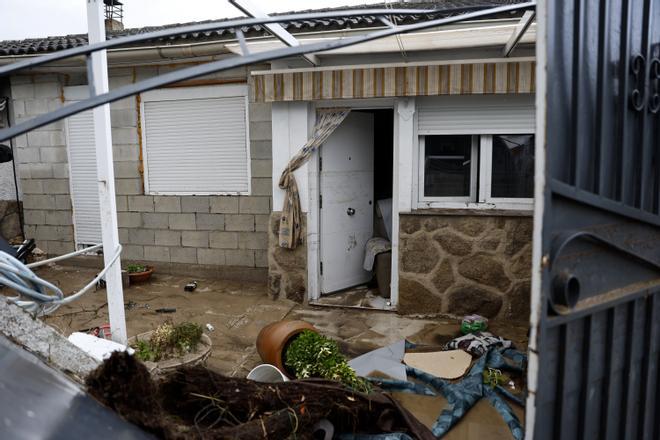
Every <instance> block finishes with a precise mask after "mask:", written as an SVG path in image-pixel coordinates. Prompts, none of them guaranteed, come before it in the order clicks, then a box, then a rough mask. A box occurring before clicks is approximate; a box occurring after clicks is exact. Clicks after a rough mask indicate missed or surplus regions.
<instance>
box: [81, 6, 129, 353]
mask: <svg viewBox="0 0 660 440" xmlns="http://www.w3.org/2000/svg"><path fill="white" fill-rule="evenodd" d="M87 28H88V32H89V42H90V44H91V43H98V42H100V41H105V17H104V14H103V0H87ZM87 68H88V69H90V68H91V73H92V77H93V94H95V95H99V94H101V93H106V92H107V91H108V59H107V54H106V51H105V50H103V51H97V52H94V53H93V54H92V55H91V63H88V66H87ZM88 77H89V75H88ZM93 114H94V144H95V146H96V175H97V178H98V182H99V184H98V186H99V202H100V206H101V231H102V237H103V259H104V262H105V264H106V265H108V263H109V262H110V260H111V259H112V256H113V255H114V254H115V252H116V250H117V248H118V246H119V233H118V231H117V206H116V200H115V172H114V169H113V160H112V132H111V125H110V104H105V105H102V106H99V107H96V108H94V109H93ZM105 281H106V289H107V296H108V313H109V315H110V331H111V332H112V340H113V341H115V342H119V343H120V344H126V343H127V337H126V318H125V316H124V291H123V289H122V284H121V259H120V258H118V259H117V260H116V261H115V263H114V264H113V265H112V267H111V268H110V269H109V270H108V272H107V273H106V275H105Z"/></svg>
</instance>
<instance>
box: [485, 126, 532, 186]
mask: <svg viewBox="0 0 660 440" xmlns="http://www.w3.org/2000/svg"><path fill="white" fill-rule="evenodd" d="M491 197H502V198H532V197H534V135H533V134H511V135H494V136H493V168H492V182H491Z"/></svg>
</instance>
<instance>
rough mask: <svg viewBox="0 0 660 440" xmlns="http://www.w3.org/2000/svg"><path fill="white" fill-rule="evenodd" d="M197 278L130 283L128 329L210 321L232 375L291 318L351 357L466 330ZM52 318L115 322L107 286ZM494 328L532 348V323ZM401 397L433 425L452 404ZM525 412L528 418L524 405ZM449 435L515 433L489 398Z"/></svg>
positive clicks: (82, 279) (254, 361) (62, 274)
mask: <svg viewBox="0 0 660 440" xmlns="http://www.w3.org/2000/svg"><path fill="white" fill-rule="evenodd" d="M38 274H39V275H40V276H41V277H43V278H44V279H47V280H49V281H51V282H54V283H55V284H57V285H58V286H60V288H61V289H62V290H63V291H64V293H65V294H66V295H68V294H71V293H73V292H75V291H76V290H77V289H79V288H80V287H82V286H83V285H85V284H86V283H87V282H89V280H91V279H92V278H93V277H94V276H95V274H96V271H95V270H94V269H87V268H78V267H71V266H60V265H53V266H50V267H46V268H41V269H39V270H38ZM190 281H191V279H188V278H184V277H181V276H172V275H166V274H158V273H156V274H154V276H153V278H152V279H151V280H150V281H149V282H147V283H144V284H136V285H132V286H130V287H129V288H127V289H125V290H124V302H125V304H127V307H126V323H127V330H128V336H129V337H130V336H134V335H136V334H139V333H142V332H146V331H149V330H153V329H155V328H156V327H157V326H158V325H160V324H161V323H163V322H165V321H166V320H172V321H173V322H175V323H177V322H183V321H193V322H197V323H199V324H201V325H202V326H206V324H211V325H212V326H213V327H214V330H213V331H211V332H209V331H207V330H205V331H206V333H207V334H208V335H209V336H210V337H211V340H212V341H213V349H212V354H211V356H210V357H209V359H208V360H207V365H208V366H209V367H211V368H214V369H216V370H218V371H220V372H222V373H224V374H226V375H229V376H242V377H244V376H245V375H246V374H247V373H248V372H249V371H250V369H252V368H253V367H254V366H256V365H258V364H259V363H260V359H259V356H258V354H257V352H256V349H255V345H254V343H255V340H256V337H257V334H258V333H259V330H261V328H262V327H263V326H265V325H266V324H269V323H270V322H273V321H278V320H281V319H284V318H286V319H304V320H306V321H309V322H311V323H312V324H314V325H315V326H316V327H317V328H318V329H319V331H321V332H322V333H323V334H325V335H327V336H330V337H332V338H334V339H336V340H337V341H339V343H340V346H341V348H342V350H343V351H344V353H345V354H346V355H347V356H349V357H353V356H356V355H359V354H362V353H365V352H367V351H370V350H372V349H374V348H378V347H382V346H384V345H387V344H390V343H392V342H395V341H397V340H400V339H402V338H406V339H408V340H410V341H411V342H414V343H416V344H421V345H429V346H441V345H443V344H444V343H446V342H448V341H449V340H451V339H452V338H454V337H455V336H457V335H458V334H459V325H458V322H457V320H455V319H450V318H434V319H428V318H427V319H422V318H415V317H406V316H399V315H397V314H396V313H394V312H385V311H373V310H363V309H362V310H361V309H348V308H334V307H314V306H302V305H299V304H296V303H294V302H291V301H288V300H277V301H273V300H271V299H269V298H268V296H267V294H266V291H267V289H266V286H265V285H263V284H259V283H248V282H236V281H225V280H217V279H196V281H197V282H198V287H197V289H196V290H195V291H194V292H192V293H189V292H185V291H184V289H183V288H184V285H185V284H186V283H188V282H190ZM159 308H176V312H175V313H169V314H162V313H157V312H156V309H159ZM45 321H46V322H47V323H48V324H50V325H52V326H53V327H55V328H56V329H58V330H59V331H60V332H61V333H63V334H64V335H67V336H68V335H69V334H70V333H72V332H74V331H83V330H86V329H89V328H93V327H96V326H99V325H102V324H104V323H107V322H108V308H107V303H106V293H105V289H99V290H97V291H96V292H94V291H92V292H90V293H88V294H87V295H85V296H84V297H82V298H81V299H80V300H78V301H76V302H74V303H72V304H70V305H67V306H64V307H61V308H60V309H58V310H57V311H55V312H54V313H53V314H52V315H51V316H49V317H47V318H45ZM490 328H491V331H492V332H494V333H495V334H497V335H499V336H502V337H505V338H508V339H511V340H512V341H513V342H514V344H515V345H516V347H517V348H519V349H521V350H525V349H526V346H527V327H526V325H525V323H524V322H522V323H516V322H512V321H505V322H497V321H495V322H491V326H490ZM399 397H400V398H401V399H403V400H404V401H406V402H407V404H406V406H407V407H409V409H411V410H413V413H415V414H416V415H417V416H418V418H420V420H422V421H423V422H424V423H426V424H429V426H430V425H432V423H433V420H434V419H435V417H436V416H437V414H438V413H439V411H440V409H441V408H442V407H443V406H444V405H445V401H444V399H442V398H424V399H426V400H424V399H421V400H420V399H412V400H411V397H410V396H399ZM415 408H416V409H415ZM517 413H518V415H519V416H520V417H524V416H523V410H522V409H518V410H517ZM521 420H522V419H521ZM444 438H448V439H463V438H465V439H473V438H474V439H479V440H486V439H491V438H492V439H495V438H498V439H499V438H511V434H510V432H509V431H508V428H507V426H506V424H504V421H503V420H502V419H501V418H500V417H499V415H498V414H497V413H496V412H495V410H494V408H493V407H492V406H490V405H489V404H488V403H487V402H485V401H482V402H480V403H479V404H478V405H477V406H476V407H475V408H473V410H472V411H470V413H469V414H468V416H466V417H465V418H464V419H463V420H462V421H461V422H459V424H458V425H457V426H456V427H455V428H454V429H453V430H452V431H451V432H450V433H449V435H448V436H446V437H444Z"/></svg>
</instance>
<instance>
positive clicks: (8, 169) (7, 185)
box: [0, 114, 20, 200]
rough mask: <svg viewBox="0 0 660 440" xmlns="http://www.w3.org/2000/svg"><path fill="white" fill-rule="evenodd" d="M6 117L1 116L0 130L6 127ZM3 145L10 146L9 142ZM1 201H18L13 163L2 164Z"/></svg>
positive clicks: (0, 177) (0, 166)
mask: <svg viewBox="0 0 660 440" xmlns="http://www.w3.org/2000/svg"><path fill="white" fill-rule="evenodd" d="M4 117H5V116H4V115H2V114H0V128H4V127H5V122H4ZM3 144H4V145H7V146H9V141H7V142H3ZM19 195H20V192H19ZM0 200H16V188H15V187H14V169H13V166H12V163H11V162H7V163H0Z"/></svg>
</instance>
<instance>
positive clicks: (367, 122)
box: [320, 112, 374, 293]
mask: <svg viewBox="0 0 660 440" xmlns="http://www.w3.org/2000/svg"><path fill="white" fill-rule="evenodd" d="M373 154H374V118H373V115H372V114H370V113H360V112H351V113H350V114H349V115H348V117H347V118H346V119H345V120H344V122H342V124H341V125H340V126H339V127H338V128H337V129H336V130H335V132H334V133H333V134H332V135H331V136H330V137H329V138H328V140H327V141H326V142H325V144H323V146H322V147H321V150H320V156H321V172H320V173H321V198H320V206H321V209H320V211H321V224H320V228H321V270H322V272H321V293H331V292H336V291H338V290H342V289H346V288H348V287H353V286H356V285H359V284H363V283H365V282H367V281H369V280H370V279H371V273H370V272H367V271H366V270H364V269H362V264H363V261H364V253H365V251H364V245H365V244H366V242H367V240H369V239H370V238H371V237H372V235H373V210H374V206H373V194H374V158H373Z"/></svg>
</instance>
